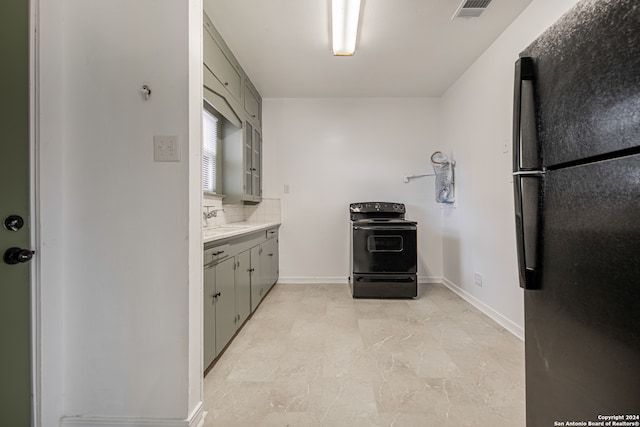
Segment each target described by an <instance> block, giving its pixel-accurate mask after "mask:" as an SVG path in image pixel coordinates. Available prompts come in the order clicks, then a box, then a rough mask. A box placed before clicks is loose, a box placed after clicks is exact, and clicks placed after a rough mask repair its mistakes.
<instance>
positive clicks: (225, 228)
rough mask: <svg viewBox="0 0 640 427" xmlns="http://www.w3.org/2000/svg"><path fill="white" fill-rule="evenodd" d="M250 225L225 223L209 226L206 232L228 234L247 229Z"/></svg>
mask: <svg viewBox="0 0 640 427" xmlns="http://www.w3.org/2000/svg"><path fill="white" fill-rule="evenodd" d="M250 227H251V226H250V225H233V224H225V225H222V226H220V227H214V228H209V229H207V230H206V234H209V235H211V234H226V233H233V232H235V231H240V230H245V229H247V228H250Z"/></svg>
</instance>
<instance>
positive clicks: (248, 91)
mask: <svg viewBox="0 0 640 427" xmlns="http://www.w3.org/2000/svg"><path fill="white" fill-rule="evenodd" d="M244 110H245V112H246V113H247V116H248V120H249V121H250V122H251V123H253V125H254V126H255V127H256V128H258V129H261V128H262V98H261V97H260V95H258V91H257V90H255V88H254V87H253V85H252V84H251V83H250V82H249V81H248V80H247V81H246V82H245V85H244Z"/></svg>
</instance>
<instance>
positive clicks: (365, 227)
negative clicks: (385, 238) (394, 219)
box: [353, 225, 418, 231]
mask: <svg viewBox="0 0 640 427" xmlns="http://www.w3.org/2000/svg"><path fill="white" fill-rule="evenodd" d="M353 229H354V230H373V231H376V230H383V231H385V230H393V231H398V230H399V231H403V230H409V231H412V230H417V229H418V227H416V226H415V225H410V226H406V227H391V226H384V225H383V226H376V225H373V226H361V225H354V226H353Z"/></svg>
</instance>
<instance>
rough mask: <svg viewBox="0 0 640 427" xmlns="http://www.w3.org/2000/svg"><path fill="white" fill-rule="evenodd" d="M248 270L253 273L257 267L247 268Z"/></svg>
mask: <svg viewBox="0 0 640 427" xmlns="http://www.w3.org/2000/svg"><path fill="white" fill-rule="evenodd" d="M247 271H248V272H249V273H253V272H254V271H256V269H255V268H249V269H247Z"/></svg>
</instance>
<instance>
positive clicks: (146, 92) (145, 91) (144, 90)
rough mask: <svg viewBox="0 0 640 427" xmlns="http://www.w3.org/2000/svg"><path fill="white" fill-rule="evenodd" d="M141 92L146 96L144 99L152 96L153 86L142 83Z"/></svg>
mask: <svg viewBox="0 0 640 427" xmlns="http://www.w3.org/2000/svg"><path fill="white" fill-rule="evenodd" d="M140 92H141V93H142V96H144V99H149V98H151V88H150V87H149V86H148V85H142V88H141V89H140Z"/></svg>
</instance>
